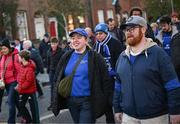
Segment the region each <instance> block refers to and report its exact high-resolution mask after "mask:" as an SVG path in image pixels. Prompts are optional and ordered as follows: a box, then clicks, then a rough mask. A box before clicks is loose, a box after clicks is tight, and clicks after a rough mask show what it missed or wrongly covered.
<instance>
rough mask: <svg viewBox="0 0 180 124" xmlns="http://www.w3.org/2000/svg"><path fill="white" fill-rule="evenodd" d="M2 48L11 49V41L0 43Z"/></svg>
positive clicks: (6, 40) (5, 40)
mask: <svg viewBox="0 0 180 124" xmlns="http://www.w3.org/2000/svg"><path fill="white" fill-rule="evenodd" d="M0 46H5V47H7V48H11V46H10V41H9V40H8V39H4V40H2V41H1V42H0Z"/></svg>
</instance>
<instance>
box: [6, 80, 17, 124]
mask: <svg viewBox="0 0 180 124" xmlns="http://www.w3.org/2000/svg"><path fill="white" fill-rule="evenodd" d="M16 85H17V82H13V83H10V84H6V86H5V88H6V90H7V94H8V107H9V118H8V123H15V121H16V106H17V105H18V99H19V98H18V92H17V91H15V89H14V88H15V87H16Z"/></svg>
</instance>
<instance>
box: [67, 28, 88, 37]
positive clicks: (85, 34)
mask: <svg viewBox="0 0 180 124" xmlns="http://www.w3.org/2000/svg"><path fill="white" fill-rule="evenodd" d="M75 33H76V34H80V35H82V36H84V37H88V34H87V32H86V31H85V30H84V29H83V28H76V29H74V30H73V31H72V32H71V33H70V34H69V36H70V37H72V35H73V34H75Z"/></svg>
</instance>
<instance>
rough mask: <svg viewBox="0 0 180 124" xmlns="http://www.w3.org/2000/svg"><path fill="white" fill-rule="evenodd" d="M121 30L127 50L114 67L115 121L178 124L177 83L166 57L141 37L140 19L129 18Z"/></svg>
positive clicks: (179, 85)
mask: <svg viewBox="0 0 180 124" xmlns="http://www.w3.org/2000/svg"><path fill="white" fill-rule="evenodd" d="M121 28H122V29H124V31H125V35H126V39H127V41H126V42H127V48H126V50H125V51H124V52H122V54H121V55H120V57H119V58H118V60H117V64H116V72H117V75H118V76H117V77H118V78H117V80H116V83H115V93H114V103H113V104H114V110H115V118H116V119H117V121H119V122H122V124H169V120H170V122H171V123H172V124H179V123H180V115H179V114H180V83H179V81H178V78H177V75H176V73H175V70H174V67H173V65H172V63H171V60H170V58H169V56H168V55H167V53H166V52H165V51H164V50H163V49H161V48H160V47H158V46H157V44H156V43H155V42H153V41H152V40H151V39H148V38H146V37H145V32H146V29H147V22H146V20H145V19H144V18H142V17H139V16H131V17H130V18H129V19H128V20H127V22H126V23H125V24H124V25H122V26H121ZM169 117H170V119H169Z"/></svg>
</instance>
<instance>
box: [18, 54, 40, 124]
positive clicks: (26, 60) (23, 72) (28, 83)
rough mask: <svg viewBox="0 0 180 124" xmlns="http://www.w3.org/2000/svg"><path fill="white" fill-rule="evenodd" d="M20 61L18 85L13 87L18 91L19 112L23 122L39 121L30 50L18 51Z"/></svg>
mask: <svg viewBox="0 0 180 124" xmlns="http://www.w3.org/2000/svg"><path fill="white" fill-rule="evenodd" d="M19 62H20V63H21V65H20V69H19V72H18V76H17V81H18V85H17V86H16V87H15V89H16V90H17V91H18V93H19V95H20V96H19V102H20V103H19V104H20V113H21V116H22V121H23V123H40V120H39V108H38V102H37V98H36V90H37V89H36V79H35V68H36V66H35V63H34V62H33V61H32V60H31V59H30V52H29V51H28V50H23V51H21V52H20V53H19ZM27 101H28V102H29V104H30V110H31V115H32V117H31V115H30V113H29V111H28V109H27V108H26V103H27Z"/></svg>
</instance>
